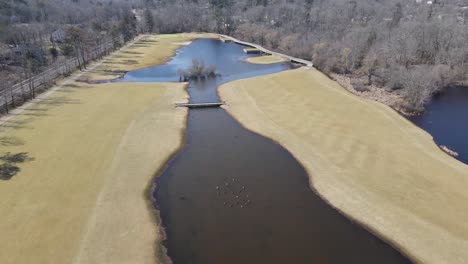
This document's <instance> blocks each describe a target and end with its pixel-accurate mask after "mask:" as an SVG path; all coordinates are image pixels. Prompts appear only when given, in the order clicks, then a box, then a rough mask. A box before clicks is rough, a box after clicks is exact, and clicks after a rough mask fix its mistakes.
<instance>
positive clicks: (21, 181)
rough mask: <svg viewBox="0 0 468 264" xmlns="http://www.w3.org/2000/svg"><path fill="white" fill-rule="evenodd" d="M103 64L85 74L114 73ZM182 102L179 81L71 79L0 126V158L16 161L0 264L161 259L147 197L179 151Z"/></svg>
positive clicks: (2, 183) (3, 203)
mask: <svg viewBox="0 0 468 264" xmlns="http://www.w3.org/2000/svg"><path fill="white" fill-rule="evenodd" d="M163 38H171V37H170V36H164V37H163ZM173 38H174V39H178V40H180V38H178V37H173ZM139 43H141V42H136V44H135V45H137V46H138V45H139ZM145 45H147V44H145ZM148 45H149V44H148ZM129 49H132V47H129ZM174 49H175V48H174ZM174 49H172V48H171V49H167V50H164V51H160V53H158V55H157V56H156V55H154V56H152V57H151V58H153V60H152V61H151V60H150V59H148V60H146V61H144V62H143V63H144V65H150V64H152V63H154V64H157V63H160V62H161V61H162V58H164V59H166V60H167V58H169V57H170V56H171V55H172V54H173V52H174ZM126 50H128V49H124V50H123V51H126ZM118 54H120V53H119V52H118V53H117V54H116V55H118ZM108 61H112V60H108ZM108 61H105V63H104V65H105V66H98V67H97V68H96V69H95V70H92V71H93V72H92V73H91V74H92V75H93V76H95V77H96V78H105V75H104V73H105V72H106V71H109V70H111V71H114V70H117V69H119V67H120V65H119V64H118V63H117V62H116V64H115V65H113V64H112V63H107V62H108ZM90 68H91V67H90ZM187 98H188V95H187V93H186V91H185V84H184V83H172V84H171V83H158V84H155V83H144V84H143V83H108V84H86V83H83V82H76V81H75V82H69V83H68V84H66V85H64V86H63V87H62V88H61V89H59V90H57V91H56V92H55V93H53V94H52V95H51V96H49V97H47V98H45V99H43V100H41V101H39V102H38V103H36V104H34V105H32V106H31V107H29V108H26V109H25V110H24V111H22V112H21V113H19V114H17V115H16V116H15V117H14V118H12V119H10V120H9V121H7V122H6V123H4V124H2V125H1V126H0V155H2V156H3V157H5V154H6V153H8V152H9V153H10V154H11V155H13V154H20V155H22V157H23V158H22V160H21V161H20V162H17V163H15V164H16V166H18V168H19V172H17V173H16V174H14V175H13V176H12V177H11V178H10V179H4V180H0V214H1V216H2V220H1V221H0V233H1V236H0V243H1V244H2V246H1V248H0V263H2V264H3V263H5V264H10V263H11V264H13V263H14V264H22V263H25V264H29V263H44V264H49V263H130V262H135V263H160V262H162V261H163V260H164V257H165V254H164V253H163V252H162V251H161V247H159V246H157V245H158V243H159V242H160V241H161V240H162V239H163V235H162V234H161V233H160V230H159V226H158V225H157V221H158V219H157V217H155V214H154V212H153V209H152V207H151V205H150V204H149V203H148V199H149V197H150V196H149V194H148V193H147V192H148V190H149V188H150V187H151V183H152V179H153V177H154V175H155V173H156V172H157V171H158V170H159V169H161V166H162V165H163V164H164V163H165V162H166V161H167V159H168V158H169V157H170V156H171V155H173V154H174V153H175V152H176V151H177V150H178V148H179V147H180V146H181V144H182V139H183V130H184V128H185V119H186V115H187V110H186V109H184V108H174V103H175V102H186V101H187ZM10 176H11V175H10Z"/></svg>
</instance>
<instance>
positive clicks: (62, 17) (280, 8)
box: [0, 0, 468, 110]
mask: <svg viewBox="0 0 468 264" xmlns="http://www.w3.org/2000/svg"><path fill="white" fill-rule="evenodd" d="M0 9H1V11H0V39H1V41H2V44H1V47H0V67H1V77H0V78H1V82H0V85H1V87H2V88H0V89H8V87H11V86H12V85H13V84H14V83H18V82H19V81H20V80H21V79H25V78H27V77H30V76H32V75H35V74H37V73H39V72H41V71H44V70H45V69H47V68H49V67H51V66H53V65H57V64H59V63H63V61H64V60H66V59H67V58H72V57H75V58H81V60H82V61H85V57H86V56H88V54H89V52H90V51H91V50H93V49H96V48H99V47H102V46H103V45H107V44H106V43H112V45H113V46H114V47H119V46H121V45H123V44H124V43H125V42H126V41H128V40H130V39H132V38H133V37H134V36H136V35H137V34H138V33H146V32H154V33H176V32H190V31H206V32H217V33H223V34H227V35H232V36H235V37H238V38H240V39H243V40H245V41H249V42H254V43H258V44H260V45H263V46H265V47H266V48H269V49H272V50H275V51H278V52H282V53H285V54H289V55H291V56H295V57H299V58H303V59H307V60H312V61H313V63H314V65H315V66H316V67H317V68H318V69H319V70H321V71H323V72H325V73H338V74H346V75H352V76H358V77H359V78H361V79H362V80H365V85H375V86H378V87H381V88H384V89H388V90H390V91H393V90H396V91H397V92H398V93H399V94H400V95H401V96H403V97H404V98H406V99H407V100H406V101H407V103H408V105H406V106H405V107H407V108H411V109H415V110H421V109H422V108H423V106H424V104H425V103H427V102H428V100H429V99H430V98H431V96H432V95H433V94H434V93H436V92H438V91H439V90H441V89H443V88H444V87H447V86H449V85H454V84H460V83H461V84H466V82H467V79H468V77H467V73H468V66H467V63H468V21H467V20H468V1H466V0H433V1H422V0H404V1H403V0H386V1H383V0H346V1H343V0H327V1H325V0H239V1H234V0H159V1H158V0H131V1H123V0H117V1H115V0H113V1H110V0H90V1H85V0H63V1H62V0H60V1H59V0H49V1H45V0H0ZM78 61H80V59H78ZM81 66H83V67H85V65H81V64H80V67H81Z"/></svg>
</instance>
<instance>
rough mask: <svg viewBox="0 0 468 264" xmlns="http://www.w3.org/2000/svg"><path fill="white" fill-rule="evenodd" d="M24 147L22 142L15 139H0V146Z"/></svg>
mask: <svg viewBox="0 0 468 264" xmlns="http://www.w3.org/2000/svg"><path fill="white" fill-rule="evenodd" d="M20 145H24V141H23V140H21V139H19V138H17V137H0V146H5V147H8V146H20Z"/></svg>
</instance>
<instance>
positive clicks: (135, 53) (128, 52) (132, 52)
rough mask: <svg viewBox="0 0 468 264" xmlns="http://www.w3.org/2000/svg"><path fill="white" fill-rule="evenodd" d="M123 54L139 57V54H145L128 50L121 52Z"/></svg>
mask: <svg viewBox="0 0 468 264" xmlns="http://www.w3.org/2000/svg"><path fill="white" fill-rule="evenodd" d="M121 52H122V53H124V54H133V55H137V54H143V52H138V51H128V50H125V51H121Z"/></svg>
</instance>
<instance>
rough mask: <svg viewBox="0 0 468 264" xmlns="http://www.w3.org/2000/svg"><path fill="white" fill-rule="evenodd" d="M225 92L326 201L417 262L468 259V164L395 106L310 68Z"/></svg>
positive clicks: (245, 120) (237, 112) (233, 110)
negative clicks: (348, 88)
mask: <svg viewBox="0 0 468 264" xmlns="http://www.w3.org/2000/svg"><path fill="white" fill-rule="evenodd" d="M220 95H221V97H222V99H223V100H226V101H227V102H228V106H227V107H226V108H227V110H228V111H229V113H230V114H232V115H233V116H234V117H235V118H236V119H238V120H239V121H240V122H241V123H242V124H243V125H245V126H246V127H247V128H249V129H251V130H253V131H255V132H258V133H260V134H262V135H265V136H268V137H270V138H272V139H274V140H276V141H278V142H279V143H280V144H282V145H283V146H284V147H286V148H287V149H288V150H289V151H290V152H291V153H292V154H293V155H294V156H295V157H296V158H297V159H298V160H299V161H301V163H302V164H303V165H304V166H305V168H306V169H307V171H308V173H309V175H310V180H311V186H312V187H313V188H314V189H316V190H317V191H318V192H319V193H320V194H321V195H322V196H323V197H324V198H325V199H326V200H327V201H328V202H330V203H331V204H332V205H333V206H335V207H336V208H338V209H339V210H341V211H343V212H344V213H346V214H347V215H349V216H351V217H352V218H354V219H356V220H358V221H360V222H361V223H363V224H365V225H366V226H368V227H369V228H370V229H371V230H372V231H374V232H376V233H379V234H381V235H382V236H383V237H384V238H386V239H387V240H389V241H390V242H392V244H394V245H395V246H396V247H398V248H400V249H401V250H402V251H404V252H405V253H406V254H408V255H409V256H411V257H412V258H413V259H414V260H417V261H419V262H424V263H464V262H465V261H466V259H468V242H467V241H468V210H466V202H465V201H466V200H467V199H468V193H467V192H466V189H467V188H468V178H467V177H466V176H467V175H468V167H467V166H466V165H464V164H462V163H460V162H458V161H456V160H455V159H453V158H452V157H450V156H448V155H447V154H445V153H444V152H443V151H441V150H440V149H439V148H438V147H437V146H436V144H435V143H434V142H433V140H432V138H431V136H430V135H428V134H427V133H426V132H424V131H423V130H421V129H419V128H418V127H415V126H414V125H413V124H412V123H410V122H409V121H407V120H406V119H405V118H403V117H401V116H400V115H399V114H397V113H396V112H395V111H393V110H392V109H390V108H389V107H387V106H385V105H382V104H380V103H377V102H374V101H370V100H366V99H363V98H359V97H357V96H355V95H352V94H350V93H349V92H347V91H346V90H344V89H343V88H342V87H340V86H339V85H338V84H337V83H335V82H333V81H331V80H330V79H328V78H327V77H326V76H324V75H323V74H321V73H320V72H318V71H317V70H313V69H312V70H307V69H303V68H301V69H296V70H291V71H287V72H282V73H278V74H274V75H270V76H262V77H256V78H252V79H246V80H239V81H235V82H232V83H228V84H225V85H223V86H222V87H221V88H220Z"/></svg>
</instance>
